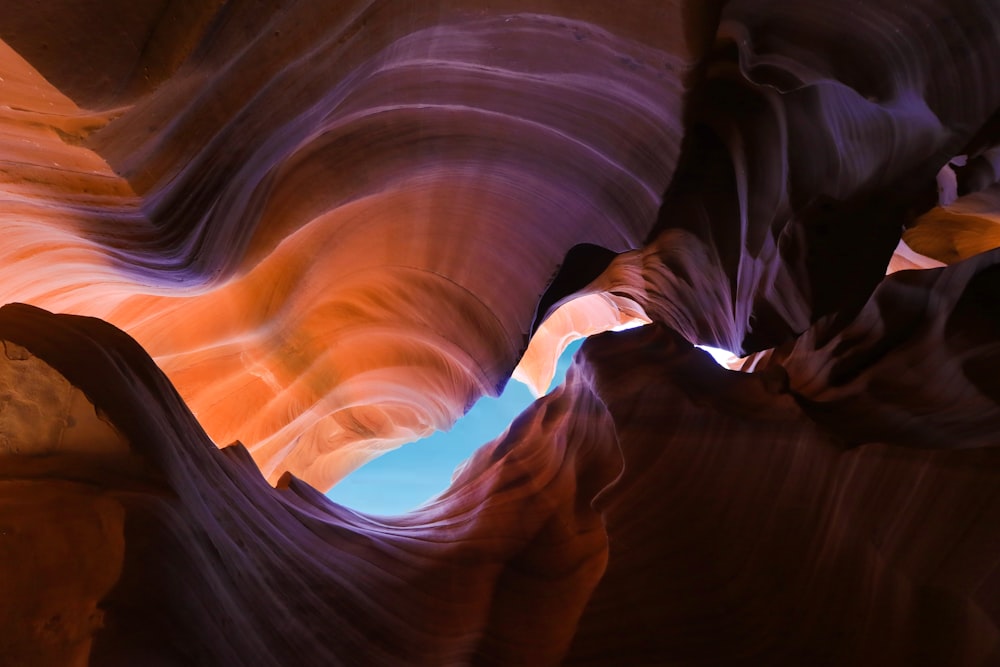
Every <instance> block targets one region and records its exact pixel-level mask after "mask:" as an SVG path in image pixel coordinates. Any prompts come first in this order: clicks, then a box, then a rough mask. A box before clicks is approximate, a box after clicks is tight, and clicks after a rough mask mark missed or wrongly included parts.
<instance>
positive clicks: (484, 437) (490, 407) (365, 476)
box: [326, 339, 583, 515]
mask: <svg viewBox="0 0 1000 667" xmlns="http://www.w3.org/2000/svg"><path fill="white" fill-rule="evenodd" d="M582 344H583V340H582V339H581V340H578V341H576V342H574V343H572V344H571V345H570V346H569V347H567V348H566V350H565V351H564V352H563V353H562V355H561V356H560V357H559V363H558V364H557V365H556V374H555V377H554V378H553V380H552V385H551V386H552V387H558V386H559V385H560V384H562V382H563V380H564V379H565V378H566V371H567V370H568V369H569V366H570V364H571V363H572V361H573V355H574V354H576V351H577V350H578V349H580V346H581V345H582ZM534 400H535V399H534V397H533V396H532V395H531V392H530V391H528V388H527V387H526V386H525V385H523V384H521V383H520V382H517V381H514V380H512V381H510V382H508V383H507V387H506V389H504V392H503V394H501V395H500V396H499V397H497V398H489V397H483V398H481V399H479V401H478V402H477V403H476V404H475V405H474V406H473V407H472V409H471V410H469V412H468V413H467V414H466V415H465V416H464V417H462V418H461V419H459V420H458V421H457V422H456V423H455V425H454V426H453V427H452V429H451V430H450V431H447V432H442V431H438V432H437V433H434V434H433V435H430V436H428V437H426V438H424V439H422V440H418V441H416V442H411V443H409V444H406V445H403V446H402V447H399V448H398V449H394V450H392V451H391V452H388V453H386V454H383V455H382V456H380V457H378V458H377V459H375V460H374V461H369V462H368V463H366V464H365V465H363V466H361V467H360V468H358V469H357V470H355V471H354V472H352V473H351V474H350V475H348V476H347V477H345V478H344V479H342V480H341V481H340V482H338V483H337V484H336V485H335V486H334V487H333V488H332V489H330V491H329V492H327V494H326V495H327V497H328V498H330V500H332V501H334V502H335V503H338V504H340V505H344V506H346V507H350V508H351V509H354V510H357V511H359V512H366V513H368V514H384V515H388V514H402V513H404V512H408V511H410V510H412V509H414V508H416V507H419V506H420V505H421V504H423V503H424V502H426V501H428V500H430V499H431V498H433V497H434V496H436V495H438V494H439V493H441V492H442V491H444V490H445V489H446V488H448V485H449V484H450V483H451V475H452V473H453V472H454V471H455V468H457V467H458V465H459V464H460V463H462V462H463V461H465V460H466V459H467V458H469V457H470V456H471V455H472V453H473V452H475V451H476V450H477V449H478V448H479V447H481V446H482V445H484V444H486V443H487V442H489V441H490V440H492V439H494V438H496V437H497V436H498V435H500V434H501V433H503V431H504V429H506V428H507V426H509V425H510V423H511V422H512V421H513V420H514V418H515V417H517V416H518V415H519V414H521V413H522V412H524V409H525V408H527V407H528V406H529V405H531V403H532V402H534Z"/></svg>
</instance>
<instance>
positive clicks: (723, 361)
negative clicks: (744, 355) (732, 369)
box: [695, 345, 739, 368]
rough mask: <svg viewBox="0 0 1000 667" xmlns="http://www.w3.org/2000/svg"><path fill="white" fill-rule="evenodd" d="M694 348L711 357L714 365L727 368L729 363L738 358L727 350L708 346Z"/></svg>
mask: <svg viewBox="0 0 1000 667" xmlns="http://www.w3.org/2000/svg"><path fill="white" fill-rule="evenodd" d="M695 347H697V348H700V349H702V350H705V351H706V352H708V353H709V354H710V355H712V358H713V359H715V363H717V364H719V365H720V366H725V367H727V368H728V367H729V363H730V362H732V361H734V360H735V359H738V358H739V357H737V356H736V355H735V354H733V353H732V352H730V351H729V350H723V349H720V348H718V347H709V346H708V345H695Z"/></svg>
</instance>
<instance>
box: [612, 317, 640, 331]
mask: <svg viewBox="0 0 1000 667" xmlns="http://www.w3.org/2000/svg"><path fill="white" fill-rule="evenodd" d="M647 324H649V320H640V319H638V318H636V319H632V320H629V321H628V322H622V323H621V324H618V325H616V326H613V327H611V331H625V330H626V329H635V328H636V327H641V326H645V325H647Z"/></svg>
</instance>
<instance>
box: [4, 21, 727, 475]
mask: <svg viewBox="0 0 1000 667" xmlns="http://www.w3.org/2000/svg"><path fill="white" fill-rule="evenodd" d="M431 4H433V3H431ZM431 4H428V3H411V4H409V5H407V7H408V9H407V10H405V11H402V12H398V8H391V7H389V6H387V5H385V4H384V3H333V4H332V5H324V4H323V3H310V2H294V3H290V4H289V5H288V6H286V7H282V8H280V9H278V8H275V9H270V10H267V11H263V12H262V11H261V10H260V9H259V8H257V7H251V6H249V5H246V6H244V4H243V3H238V2H232V3H227V4H226V5H225V6H224V7H222V8H221V9H219V10H218V12H217V14H216V15H215V17H214V18H213V19H212V20H211V22H210V24H209V25H208V26H207V27H205V28H204V31H205V32H204V36H203V37H202V38H201V40H200V41H199V42H198V44H197V45H196V46H194V47H191V48H190V49H189V50H190V55H189V56H188V57H187V59H186V60H185V61H184V62H183V64H181V65H179V66H177V67H176V68H175V69H173V70H171V76H170V78H169V79H168V80H167V81H166V82H165V83H163V84H162V85H160V86H159V87H158V88H156V89H155V90H153V91H151V92H148V91H147V92H145V93H141V94H138V96H133V98H130V99H134V103H133V104H132V105H131V106H129V107H122V108H115V109H114V110H113V114H111V115H112V116H114V119H113V120H112V121H111V122H110V124H105V125H104V126H103V128H102V129H100V130H99V131H97V132H93V131H92V130H93V128H90V130H89V131H88V132H89V133H88V134H87V135H85V136H83V137H82V141H83V143H84V146H74V147H73V148H72V149H71V148H69V147H61V146H59V145H58V142H56V143H55V144H54V145H53V146H52V147H50V149H49V150H50V151H51V152H50V153H48V154H47V155H44V156H42V157H38V158H36V162H37V161H42V160H45V159H52V160H54V161H60V162H61V161H62V160H63V159H64V155H66V154H68V153H70V152H73V151H75V152H79V153H81V154H85V155H86V156H87V158H88V159H90V160H92V161H93V162H94V163H95V164H97V165H99V167H100V169H102V170H104V171H107V172H110V171H111V167H113V169H114V170H115V172H117V174H120V175H121V176H123V177H124V179H125V180H122V179H121V177H118V176H115V178H117V182H118V183H120V184H121V185H122V186H123V187H124V188H126V191H125V192H123V194H124V195H126V196H125V197H122V198H119V199H118V200H113V199H112V200H108V201H103V202H101V204H100V205H98V206H90V207H87V208H81V207H80V206H78V205H76V204H75V203H73V204H67V203H65V202H63V201H59V200H56V201H54V199H55V198H54V197H53V196H52V195H50V194H48V193H46V195H45V196H44V198H43V199H44V200H46V205H47V208H46V209H45V212H44V216H49V215H50V211H51V215H54V216H62V217H63V218H67V217H72V218H74V225H73V227H72V228H71V229H69V230H67V229H66V226H65V225H63V227H62V229H60V230H59V233H60V234H64V235H66V234H68V235H69V236H68V238H66V239H65V240H64V241H63V243H65V244H73V251H74V253H76V254H77V255H78V256H77V257H75V258H74V259H73V262H74V266H75V270H74V271H73V272H72V273H68V272H67V273H63V274H60V275H51V276H48V278H47V279H42V278H40V276H43V275H48V274H49V273H51V272H50V271H48V270H47V268H45V269H43V267H49V266H51V265H52V264H53V263H56V264H62V265H65V264H67V262H66V260H63V259H62V258H57V257H55V256H53V255H52V254H50V253H49V252H39V253H32V254H30V255H28V256H23V255H19V256H17V257H14V258H12V260H13V261H10V262H9V263H7V264H6V265H5V267H4V272H5V273H4V275H11V276H31V280H32V282H31V283H30V284H29V285H20V284H18V283H17V282H12V283H8V284H10V285H11V287H10V289H5V290H4V292H3V294H0V297H2V299H3V300H4V301H24V302H30V303H34V304H36V305H39V306H43V307H47V308H52V309H54V310H58V311H60V312H73V313H78V314H85V315H95V316H99V317H102V318H104V319H106V320H108V321H110V322H112V323H114V324H116V325H117V326H119V327H121V328H123V329H125V330H127V331H129V332H130V333H131V334H132V335H134V336H135V337H136V338H137V339H138V340H139V341H140V342H141V343H142V345H143V346H144V347H145V348H146V349H147V350H148V351H149V352H150V353H151V354H152V355H153V357H154V358H155V359H156V360H157V362H158V363H159V364H160V366H161V367H162V368H163V369H164V370H165V371H166V372H167V373H168V375H169V376H170V377H171V378H172V380H173V381H174V382H175V384H176V386H177V387H178V389H179V390H180V391H181V393H182V395H183V396H184V397H185V400H186V401H187V403H188V404H189V405H190V406H191V408H192V410H194V412H195V413H196V414H197V415H198V416H199V419H200V420H201V422H202V423H203V425H204V426H205V428H206V429H207V430H208V432H209V433H210V435H211V436H212V438H213V439H214V440H215V441H216V442H217V443H220V444H225V443H228V442H232V441H233V440H235V439H240V440H241V441H243V442H246V443H247V444H248V446H249V448H250V449H251V451H252V452H253V454H254V457H255V459H256V460H257V461H258V463H259V464H260V465H261V467H262V468H263V469H264V470H265V473H266V474H267V476H268V477H269V478H270V479H271V480H272V481H275V480H276V479H277V478H278V477H279V476H280V474H281V473H282V471H283V470H286V469H289V470H292V471H294V472H295V473H296V474H298V475H300V476H302V477H303V478H304V479H306V480H308V481H309V482H310V483H312V484H314V485H316V486H318V487H321V488H325V487H328V486H329V485H331V484H332V483H333V482H334V481H336V480H337V479H339V478H340V477H341V476H342V475H343V474H345V473H346V472H347V471H349V470H350V469H352V468H354V467H356V466H357V465H360V464H361V463H363V462H364V460H366V458H368V457H370V456H373V455H375V454H377V453H378V452H379V451H383V450H385V449H387V448H391V447H393V446H397V445H399V444H401V443H403V442H407V441H410V440H414V439H417V438H419V437H421V436H424V435H427V434H428V433H430V432H431V431H433V430H434V429H439V428H446V427H448V426H449V425H450V424H451V423H452V422H453V421H454V420H455V419H456V418H457V417H459V416H460V415H461V414H462V413H463V412H464V411H465V410H466V409H468V407H469V406H471V405H472V404H473V403H474V402H475V400H476V399H477V398H478V397H479V396H481V395H483V394H496V393H498V392H499V391H500V390H501V389H502V387H503V385H504V384H505V382H506V380H507V377H509V375H510V372H511V370H512V369H513V368H514V366H515V365H516V363H517V361H518V358H519V357H520V355H521V354H522V353H523V352H524V349H525V347H526V345H527V335H528V333H529V331H530V325H531V317H532V313H533V312H534V309H535V306H536V304H537V301H538V298H539V294H541V292H542V291H544V289H545V287H546V285H547V283H548V281H549V280H550V279H551V276H552V275H553V274H554V273H555V272H556V270H557V269H558V268H559V265H560V262H561V261H562V260H563V257H564V256H565V255H566V253H567V252H568V251H569V249H570V248H571V247H572V246H575V245H578V244H580V243H591V244H594V245H597V246H602V247H606V248H609V249H611V250H612V251H621V250H627V249H630V248H634V247H637V246H639V245H640V244H641V242H642V240H643V238H644V237H645V236H646V234H647V233H648V232H649V230H650V228H651V226H652V224H653V221H654V219H655V214H656V210H657V207H658V206H659V203H660V195H661V193H662V192H663V190H664V189H665V188H666V186H667V184H668V183H669V181H670V178H671V176H672V173H673V169H674V166H675V164H676V161H677V156H678V153H679V147H680V141H681V138H682V135H683V132H682V128H681V122H682V121H681V115H682V103H683V95H684V93H685V90H686V87H687V86H688V83H689V81H691V80H693V78H694V77H693V74H692V68H693V66H694V64H695V62H696V60H695V57H696V55H697V54H696V49H699V48H701V49H703V48H704V46H705V44H706V43H707V41H708V40H707V39H706V36H707V35H708V34H710V29H711V28H710V25H709V24H708V23H707V22H705V20H704V19H703V18H702V17H700V15H698V13H697V12H693V11H692V10H691V9H690V8H688V7H686V6H685V5H683V4H681V3H678V4H670V3H667V4H663V5H660V4H659V3H648V4H647V5H643V6H642V8H641V9H640V10H639V11H638V13H636V14H635V15H629V16H627V17H625V16H617V15H616V14H615V13H614V12H609V11H608V10H607V9H606V8H604V7H603V3H581V4H580V6H579V7H569V6H568V5H566V3H551V7H548V9H549V10H556V9H558V10H559V12H560V13H559V14H553V13H546V9H547V6H546V5H545V3H541V4H538V3H523V2H508V3H496V6H494V7H493V8H492V9H490V10H483V9H482V7H481V6H480V5H481V3H469V6H463V5H462V3H457V4H450V3H442V4H441V6H440V7H438V8H437V9H436V10H435V9H433V8H431ZM569 4H570V5H572V4H574V3H569ZM529 5H530V6H531V7H533V8H534V9H533V11H531V12H530V13H529V12H527V11H525V8H526V7H528V6H529ZM123 11H124V10H123ZM171 11H173V10H171ZM136 20H138V19H136ZM192 20H193V19H192ZM598 20H600V21H601V23H597V22H595V21H598ZM699 21H700V23H699ZM654 22H655V24H656V25H660V26H663V27H662V28H657V29H655V30H653V29H652V27H651V26H653V25H654ZM58 28H59V25H56V24H54V25H53V27H52V28H51V29H52V30H57V29H58ZM36 29H37V30H42V29H43V28H40V27H39V28H36ZM157 30H159V29H157ZM163 30H166V28H164V29H163ZM161 32H162V30H161ZM93 48H94V49H97V48H98V46H94V47H93ZM163 48H167V47H166V46H164V47H163ZM171 48H173V47H171ZM176 48H178V49H180V48H181V46H177V47H176ZM185 48H186V47H185ZM29 51H30V49H29ZM42 60H43V65H45V66H46V67H49V63H48V60H44V59H42ZM54 80H59V77H54ZM53 94H55V93H53ZM94 94H95V95H96V93H94ZM84 97H86V96H84ZM63 99H64V100H65V103H66V109H64V110H62V113H65V114H70V113H72V114H79V113H82V112H81V111H80V110H78V109H76V108H75V106H73V103H72V102H70V101H69V100H68V99H65V98H63ZM88 99H89V98H88ZM107 120H108V114H105V118H104V119H103V121H102V122H103V123H107ZM17 129H18V131H26V130H24V128H20V127H18V128H17ZM51 132H52V131H51V130H50V131H49V134H50V135H51ZM88 149H90V150H89V151H88ZM91 151H92V152H91ZM108 165H110V167H109V166H108ZM126 181H127V185H126ZM133 189H134V191H135V192H137V193H139V196H138V197H135V196H133V194H132V191H133ZM53 206H54V208H53ZM68 207H71V208H70V210H67V208H68ZM42 223H46V226H45V227H44V229H45V232H44V233H45V234H46V235H49V234H53V233H55V232H49V231H48V224H47V220H46V219H45V218H44V217H43V214H41V213H39V214H38V216H36V217H35V218H34V219H32V218H29V219H28V221H27V231H26V232H25V233H26V235H30V234H39V232H36V231H35V229H36V228H37V227H40V226H41V225H42ZM39 238H42V239H45V243H46V244H48V246H49V247H51V245H52V242H51V241H48V240H47V236H39ZM39 245H40V244H39ZM105 274H109V275H105ZM167 323H169V324H167ZM329 341H336V343H334V344H330V342H329Z"/></svg>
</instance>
